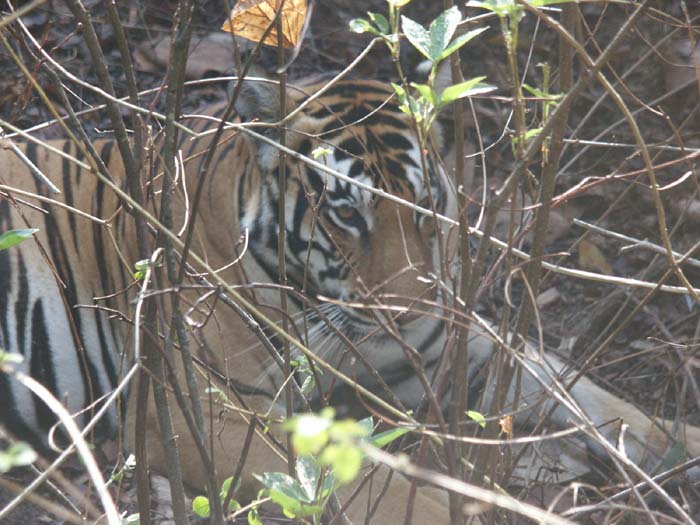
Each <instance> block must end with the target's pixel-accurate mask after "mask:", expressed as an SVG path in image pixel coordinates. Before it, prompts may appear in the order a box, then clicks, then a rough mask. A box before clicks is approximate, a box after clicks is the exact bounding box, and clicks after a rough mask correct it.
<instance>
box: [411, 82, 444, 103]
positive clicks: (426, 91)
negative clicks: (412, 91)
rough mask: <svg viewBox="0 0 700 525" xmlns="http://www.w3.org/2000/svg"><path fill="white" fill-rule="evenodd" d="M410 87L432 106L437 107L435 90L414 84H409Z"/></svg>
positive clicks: (425, 85) (426, 85)
mask: <svg viewBox="0 0 700 525" xmlns="http://www.w3.org/2000/svg"><path fill="white" fill-rule="evenodd" d="M411 85H412V86H413V87H414V88H416V89H417V90H418V92H419V93H420V94H421V95H422V96H423V98H425V99H426V100H428V101H429V102H430V103H431V104H432V105H433V106H437V105H438V96H437V93H435V90H434V89H433V88H432V87H430V86H429V85H428V84H416V83H415V82H411Z"/></svg>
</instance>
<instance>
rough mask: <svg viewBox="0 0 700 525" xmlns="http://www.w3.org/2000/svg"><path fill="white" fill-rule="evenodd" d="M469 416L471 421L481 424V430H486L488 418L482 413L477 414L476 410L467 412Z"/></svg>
mask: <svg viewBox="0 0 700 525" xmlns="http://www.w3.org/2000/svg"><path fill="white" fill-rule="evenodd" d="M467 416H469V419H471V420H473V421H476V422H477V423H479V426H480V427H481V428H486V418H485V417H484V415H483V414H482V413H481V412H477V411H476V410H467Z"/></svg>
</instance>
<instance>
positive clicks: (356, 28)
mask: <svg viewBox="0 0 700 525" xmlns="http://www.w3.org/2000/svg"><path fill="white" fill-rule="evenodd" d="M350 31H352V32H353V33H372V34H373V35H377V36H380V33H379V31H377V30H376V29H375V28H374V26H373V25H372V24H370V23H369V21H367V20H365V19H364V18H355V19H354V20H350Z"/></svg>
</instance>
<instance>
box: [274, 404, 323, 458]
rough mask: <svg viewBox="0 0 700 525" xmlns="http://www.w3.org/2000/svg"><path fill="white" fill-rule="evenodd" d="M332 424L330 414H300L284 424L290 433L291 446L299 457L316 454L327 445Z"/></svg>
mask: <svg viewBox="0 0 700 525" xmlns="http://www.w3.org/2000/svg"><path fill="white" fill-rule="evenodd" d="M332 424H333V415H332V413H325V414H324V413H323V412H322V413H321V414H320V415H316V414H302V415H299V416H296V417H294V418H292V419H291V420H289V421H288V422H287V423H285V425H284V428H285V430H289V431H291V432H292V445H293V446H294V450H296V452H297V454H299V455H308V454H317V453H318V452H319V451H320V450H321V449H322V448H323V447H324V446H325V445H326V443H328V431H329V429H330V428H331V425H332Z"/></svg>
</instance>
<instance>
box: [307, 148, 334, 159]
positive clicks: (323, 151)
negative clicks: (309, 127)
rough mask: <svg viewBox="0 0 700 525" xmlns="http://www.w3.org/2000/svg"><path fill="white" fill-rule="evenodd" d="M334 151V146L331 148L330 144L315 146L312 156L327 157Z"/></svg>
mask: <svg viewBox="0 0 700 525" xmlns="http://www.w3.org/2000/svg"><path fill="white" fill-rule="evenodd" d="M332 153H333V148H329V147H328V146H319V147H318V148H314V149H313V150H312V151H311V156H312V157H313V158H315V159H317V158H319V157H327V156H328V155H331V154H332Z"/></svg>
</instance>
